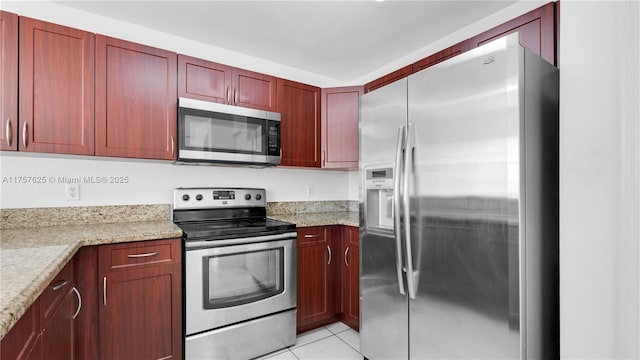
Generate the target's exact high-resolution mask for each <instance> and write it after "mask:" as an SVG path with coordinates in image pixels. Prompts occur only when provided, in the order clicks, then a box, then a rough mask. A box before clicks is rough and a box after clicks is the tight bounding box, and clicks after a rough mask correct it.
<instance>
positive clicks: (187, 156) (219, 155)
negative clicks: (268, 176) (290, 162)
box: [179, 149, 281, 166]
mask: <svg viewBox="0 0 640 360" xmlns="http://www.w3.org/2000/svg"><path fill="white" fill-rule="evenodd" d="M179 152H180V159H181V160H182V161H186V160H194V161H200V160H203V161H204V160H217V161H228V162H246V163H256V164H264V165H265V166H276V165H277V164H279V163H280V158H281V157H280V156H274V155H255V154H240V153H228V152H220V151H197V150H183V149H180V150H179Z"/></svg>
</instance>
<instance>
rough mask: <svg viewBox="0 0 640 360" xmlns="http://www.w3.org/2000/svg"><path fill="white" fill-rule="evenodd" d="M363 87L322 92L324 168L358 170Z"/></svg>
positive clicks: (331, 89) (323, 90)
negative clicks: (359, 123)
mask: <svg viewBox="0 0 640 360" xmlns="http://www.w3.org/2000/svg"><path fill="white" fill-rule="evenodd" d="M362 93H363V88H362V87H361V86H354V87H344V88H330V89H322V167H323V168H344V169H357V168H358V160H359V148H358V119H359V111H360V109H359V104H360V95H362Z"/></svg>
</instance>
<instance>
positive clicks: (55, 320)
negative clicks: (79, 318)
mask: <svg viewBox="0 0 640 360" xmlns="http://www.w3.org/2000/svg"><path fill="white" fill-rule="evenodd" d="M77 306H78V304H77V299H76V295H75V293H74V292H73V291H71V290H69V291H67V292H66V293H65V295H64V297H63V298H62V301H61V302H60V304H58V306H57V308H56V311H55V312H54V313H53V314H52V315H51V320H50V321H49V323H48V324H47V325H46V326H45V327H44V330H43V331H42V335H41V338H42V354H43V355H44V356H46V357H51V358H56V359H69V360H72V359H75V358H76V357H75V356H74V353H73V351H74V339H75V338H74V321H73V314H74V311H75V309H76V307H77ZM54 354H55V355H54Z"/></svg>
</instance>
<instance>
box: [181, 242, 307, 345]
mask: <svg viewBox="0 0 640 360" xmlns="http://www.w3.org/2000/svg"><path fill="white" fill-rule="evenodd" d="M247 239H249V240H250V239H251V238H247ZM271 249H283V250H284V289H285V290H284V292H282V293H280V294H278V295H275V296H272V297H269V298H267V299H263V300H260V301H256V302H251V303H247V304H243V305H238V306H231V307H226V308H220V309H204V308H203V299H204V298H205V294H204V286H203V284H204V280H205V277H204V272H205V269H204V268H203V267H204V264H203V259H205V258H207V257H210V256H228V255H233V254H243V253H250V252H258V251H265V250H271ZM295 250H296V248H295V233H294V235H293V237H292V238H290V239H288V240H279V241H267V242H258V243H249V244H240V245H231V246H220V247H209V248H204V249H198V250H189V251H186V255H185V283H186V284H185V289H186V294H185V297H186V299H185V305H186V311H185V316H186V319H185V323H186V329H185V331H186V335H192V334H196V333H198V332H202V331H206V330H210V329H215V328H217V327H221V326H225V325H231V324H234V323H237V322H241V321H246V320H250V319H253V318H257V317H260V316H264V315H265V314H271V313H274V312H278V311H284V310H289V309H292V308H295V306H296V274H295V269H296V254H295ZM294 328H295V327H294Z"/></svg>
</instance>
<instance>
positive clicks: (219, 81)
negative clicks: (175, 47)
mask: <svg viewBox="0 0 640 360" xmlns="http://www.w3.org/2000/svg"><path fill="white" fill-rule="evenodd" d="M276 88H277V80H276V78H275V77H273V76H269V75H265V74H260V73H256V72H253V71H248V70H242V69H237V68H234V67H231V66H227V65H222V64H217V63H214V62H211V61H206V60H202V59H197V58H192V57H189V56H186V55H179V56H178V96H179V97H188V98H192V99H199V100H205V101H211V102H217V103H223V104H229V105H236V106H243V107H248V108H253V109H260V110H267V111H276V109H277V101H276V100H277V97H276V94H277V91H276Z"/></svg>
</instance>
